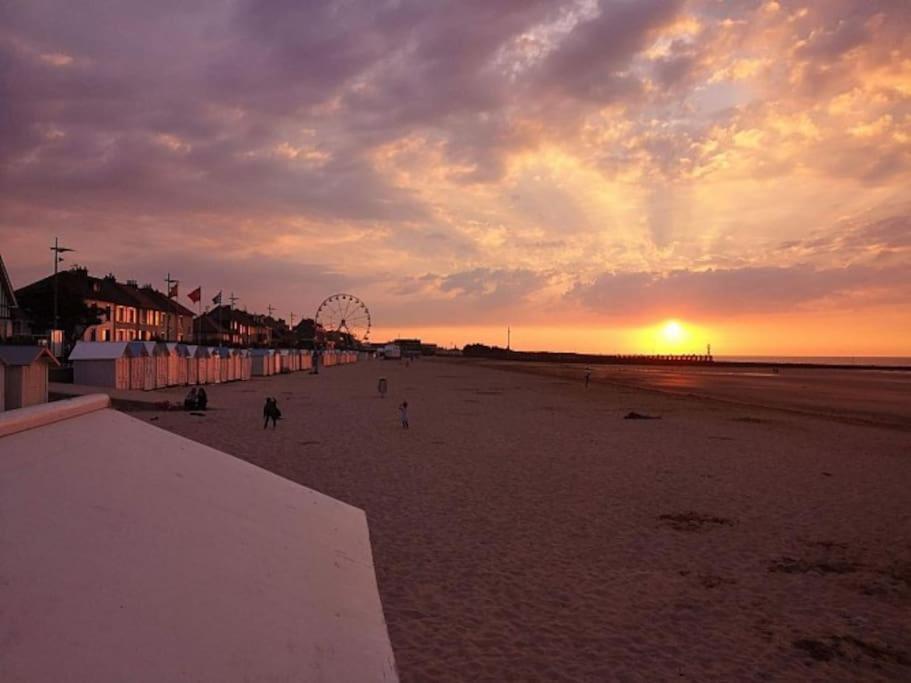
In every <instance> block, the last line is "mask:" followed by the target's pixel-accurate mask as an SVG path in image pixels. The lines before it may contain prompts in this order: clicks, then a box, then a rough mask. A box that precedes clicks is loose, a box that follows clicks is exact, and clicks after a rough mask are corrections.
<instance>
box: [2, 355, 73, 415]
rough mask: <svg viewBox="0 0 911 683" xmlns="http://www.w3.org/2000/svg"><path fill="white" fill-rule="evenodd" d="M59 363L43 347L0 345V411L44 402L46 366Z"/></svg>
mask: <svg viewBox="0 0 911 683" xmlns="http://www.w3.org/2000/svg"><path fill="white" fill-rule="evenodd" d="M52 365H53V366H55V367H56V366H58V365H60V363H58V362H57V359H56V358H54V356H53V354H51V352H50V351H48V350H47V349H46V348H45V347H43V346H0V366H3V367H2V370H0V391H2V394H3V396H2V397H0V410H14V409H16V408H27V407H28V406H34V405H38V404H39V403H47V376H48V369H49V368H50V366H52Z"/></svg>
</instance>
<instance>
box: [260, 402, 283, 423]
mask: <svg viewBox="0 0 911 683" xmlns="http://www.w3.org/2000/svg"><path fill="white" fill-rule="evenodd" d="M281 416H282V411H280V410H279V409H278V401H276V400H275V399H274V398H272V397H271V396H267V397H266V405H265V406H263V418H265V419H264V421H263V429H265V428H266V427H267V426H269V420H272V429H275V425H276V424H277V422H278V418H280V417H281Z"/></svg>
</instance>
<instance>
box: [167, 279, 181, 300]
mask: <svg viewBox="0 0 911 683" xmlns="http://www.w3.org/2000/svg"><path fill="white" fill-rule="evenodd" d="M179 284H180V283H178V282H175V283H174V286H173V287H171V290H170V291H169V292H168V298H169V299H176V298H177V286H178V285H179Z"/></svg>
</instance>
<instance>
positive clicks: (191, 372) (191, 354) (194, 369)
mask: <svg viewBox="0 0 911 683" xmlns="http://www.w3.org/2000/svg"><path fill="white" fill-rule="evenodd" d="M198 348H199V347H198V346H196V345H195V344H187V345H186V350H187V355H186V356H185V357H184V362H185V363H186V366H187V384H189V385H190V386H194V385H196V384H199V361H198V360H196V350H197V349H198Z"/></svg>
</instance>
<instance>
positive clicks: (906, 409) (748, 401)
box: [481, 361, 911, 430]
mask: <svg viewBox="0 0 911 683" xmlns="http://www.w3.org/2000/svg"><path fill="white" fill-rule="evenodd" d="M481 363H482V364H483V365H486V366H488V367H498V368H501V369H513V370H517V371H521V372H531V373H536V374H546V375H551V376H559V377H565V378H567V379H574V380H578V379H580V378H582V377H583V376H584V373H585V366H584V365H578V364H573V365H568V364H551V363H504V362H499V363H489V362H483V361H482V362H481ZM592 370H593V372H592V379H593V381H595V382H608V383H611V384H618V385H622V386H630V387H638V388H643V389H654V390H657V391H661V392H665V393H673V394H679V395H685V396H698V397H702V398H712V399H717V400H721V401H726V402H732V403H739V404H742V405H753V406H762V407H768V408H777V409H781V410H788V411H794V412H800V413H806V414H811V415H822V416H826V417H835V418H838V419H842V420H846V421H853V422H858V423H873V424H880V425H888V426H892V427H897V428H901V429H907V430H911V370H860V369H850V370H845V369H839V370H836V369H828V368H789V367H787V366H786V365H782V366H779V367H778V368H771V367H738V366H733V365H728V366H725V365H723V364H720V365H717V366H712V367H705V366H685V365H682V366H670V367H668V366H654V365H599V366H593V367H592Z"/></svg>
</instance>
